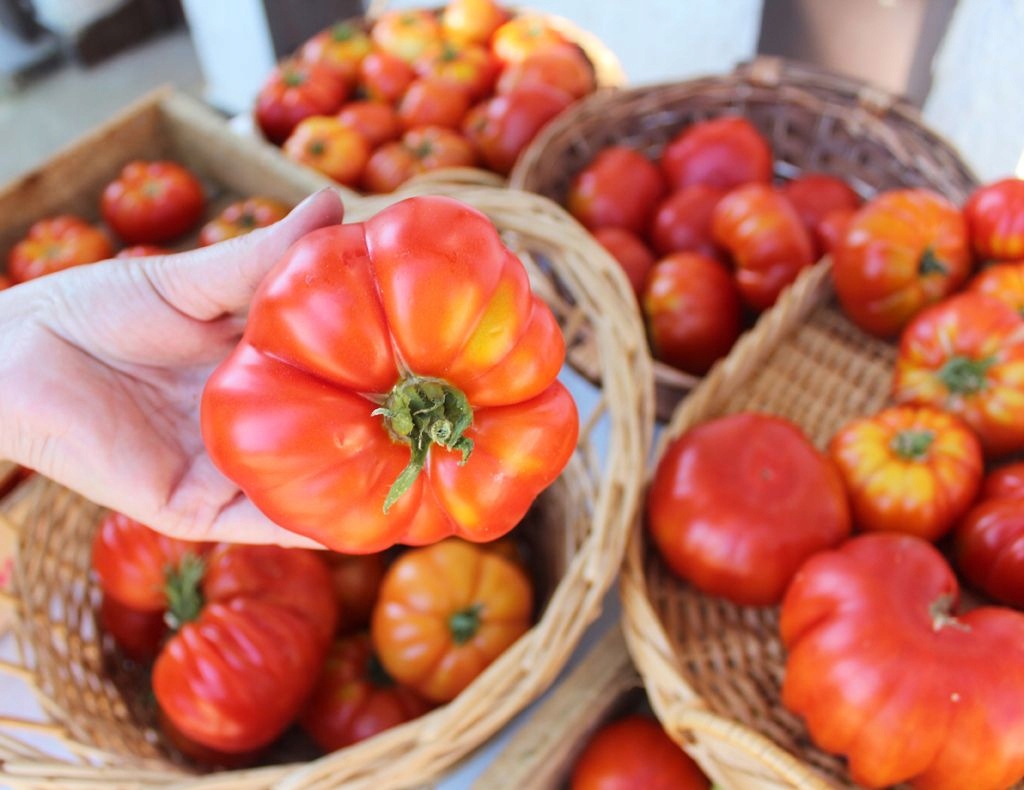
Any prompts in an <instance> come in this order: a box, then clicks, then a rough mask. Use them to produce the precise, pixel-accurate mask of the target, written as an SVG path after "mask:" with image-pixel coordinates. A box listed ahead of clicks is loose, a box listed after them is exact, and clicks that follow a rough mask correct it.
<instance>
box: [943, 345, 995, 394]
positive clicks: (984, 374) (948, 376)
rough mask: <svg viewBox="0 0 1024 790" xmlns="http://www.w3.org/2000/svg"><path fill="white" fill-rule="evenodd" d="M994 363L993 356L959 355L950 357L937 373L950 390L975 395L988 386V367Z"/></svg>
mask: <svg viewBox="0 0 1024 790" xmlns="http://www.w3.org/2000/svg"><path fill="white" fill-rule="evenodd" d="M994 364H995V360H994V359H993V358H992V357H987V358H985V359H971V358H970V357H965V356H960V355H957V356H953V357H950V358H949V359H948V360H947V361H946V364H945V365H943V366H942V367H941V368H940V369H939V372H938V374H937V375H938V377H939V380H940V381H941V382H942V383H943V384H944V385H945V387H946V389H948V390H949V391H950V392H953V393H956V394H958V395H975V394H977V393H979V392H981V391H982V390H984V389H985V388H986V387H987V386H988V369H989V368H990V367H992V366H993V365H994Z"/></svg>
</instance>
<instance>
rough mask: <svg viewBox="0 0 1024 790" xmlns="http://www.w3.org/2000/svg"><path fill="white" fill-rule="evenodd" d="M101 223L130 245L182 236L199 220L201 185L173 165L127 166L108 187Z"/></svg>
mask: <svg viewBox="0 0 1024 790" xmlns="http://www.w3.org/2000/svg"><path fill="white" fill-rule="evenodd" d="M100 208H101V209H102V211H103V219H105V220H106V222H107V224H108V225H110V227H112V228H113V229H114V231H115V232H116V233H117V235H118V236H120V237H121V238H122V239H124V240H125V241H126V242H127V243H129V244H158V243H160V242H164V241H170V240H172V239H175V238H177V237H178V236H181V235H183V234H185V233H187V232H188V231H190V230H191V229H192V228H193V227H195V226H196V225H197V224H198V222H199V220H200V219H202V216H203V211H204V210H205V209H206V195H205V194H204V193H203V185H202V184H200V183H199V179H198V178H196V177H195V176H194V175H193V174H192V173H191V172H190V171H189V170H187V169H186V168H184V167H182V166H181V165H179V164H177V163H176V162H130V163H129V164H127V165H125V167H124V169H123V170H122V171H121V174H120V175H119V176H118V177H117V178H116V179H115V180H114V181H112V182H110V183H109V184H107V186H106V188H105V189H104V190H103V195H102V197H101V199H100Z"/></svg>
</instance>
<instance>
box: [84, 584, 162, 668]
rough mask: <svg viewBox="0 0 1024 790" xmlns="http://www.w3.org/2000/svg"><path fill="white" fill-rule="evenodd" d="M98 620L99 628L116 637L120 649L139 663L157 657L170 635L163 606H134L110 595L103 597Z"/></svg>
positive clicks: (115, 641)
mask: <svg viewBox="0 0 1024 790" xmlns="http://www.w3.org/2000/svg"><path fill="white" fill-rule="evenodd" d="M99 619H100V628H102V629H103V631H104V632H105V633H108V634H110V636H111V637H113V639H114V643H115V644H116V645H117V646H118V648H119V649H120V650H121V652H122V653H124V655H126V656H127V657H128V658H130V659H131V660H132V661H137V662H139V663H143V664H147V663H149V662H151V661H152V660H153V659H155V658H156V657H157V655H159V653H160V647H161V645H162V643H163V641H164V637H166V636H167V631H168V629H167V623H166V622H165V621H164V612H163V609H158V610H156V611H152V612H147V611H143V610H141V609H132V608H131V607H130V606H125V605H124V604H123V603H121V602H120V601H118V600H117V599H116V598H112V597H111V596H109V595H104V596H103V597H102V599H101V600H100V612H99Z"/></svg>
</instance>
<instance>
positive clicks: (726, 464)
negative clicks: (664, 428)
mask: <svg viewBox="0 0 1024 790" xmlns="http://www.w3.org/2000/svg"><path fill="white" fill-rule="evenodd" d="M647 519H648V526H649V529H650V531H651V535H652V537H653V538H654V543H655V545H656V546H657V548H658V551H659V552H660V553H661V556H662V557H663V558H664V560H665V562H666V564H667V565H668V567H669V568H670V569H671V570H672V571H673V572H674V573H676V574H677V575H679V576H680V577H682V578H683V579H686V580H687V581H689V582H690V583H692V584H693V585H694V586H695V587H696V588H697V589H699V590H702V591H703V592H706V593H710V594H712V595H720V596H722V597H724V598H728V599H729V600H730V601H732V602H734V603H738V604H743V605H748V606H766V605H768V604H775V603H778V602H779V601H780V600H782V595H783V593H784V592H785V590H786V585H787V584H789V580H790V579H791V578H792V577H793V574H794V573H796V570H797V568H799V567H800V564H801V563H802V562H803V561H804V560H806V559H807V558H808V557H809V556H811V555H812V554H814V553H815V552H817V551H821V550H823V549H826V548H828V547H829V546H834V545H836V544H837V543H839V542H840V541H841V540H843V539H844V538H845V537H846V536H847V535H849V533H850V512H849V508H848V506H847V502H846V492H845V491H844V490H843V481H842V478H841V477H840V475H839V471H838V470H837V469H836V467H835V464H834V463H833V462H832V461H831V460H830V459H829V458H828V457H827V456H826V455H823V454H822V453H820V452H818V450H816V449H815V448H814V446H813V445H812V444H811V443H810V442H809V441H808V440H807V438H806V437H805V436H804V434H803V432H802V431H801V430H800V429H799V428H798V427H797V426H796V425H794V424H793V423H790V422H788V421H786V420H784V419H782V418H780V417H774V416H772V415H768V414H758V413H753V412H746V413H739V414H732V415H730V416H727V417H722V418H719V419H716V420H713V421H711V422H707V423H704V424H703V425H698V426H697V427H695V428H692V429H690V430H689V431H688V432H686V433H685V434H683V435H682V436H680V437H679V438H677V439H675V440H674V441H673V442H671V443H670V444H669V446H668V448H667V449H666V451H665V455H664V456H663V457H662V459H661V461H660V462H659V464H658V468H657V470H656V471H655V474H654V481H653V483H652V484H651V488H650V491H649V492H648V494H647Z"/></svg>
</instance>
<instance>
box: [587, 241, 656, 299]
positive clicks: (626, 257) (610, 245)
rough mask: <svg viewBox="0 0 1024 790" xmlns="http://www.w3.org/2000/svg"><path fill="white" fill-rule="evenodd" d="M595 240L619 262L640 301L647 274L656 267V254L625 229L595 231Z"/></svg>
mask: <svg viewBox="0 0 1024 790" xmlns="http://www.w3.org/2000/svg"><path fill="white" fill-rule="evenodd" d="M594 239H596V240H597V243H598V244H600V245H601V246H602V247H604V248H605V249H606V250H608V252H609V253H610V254H611V256H612V257H613V258H614V259H615V260H616V261H618V263H619V265H620V266H621V267H622V269H623V271H624V272H625V273H626V277H627V278H628V279H629V284H630V285H631V286H632V287H633V293H634V294H636V298H637V299H640V297H641V296H642V295H643V290H644V281H645V280H646V279H647V273H648V272H649V271H650V270H651V267H652V266H653V265H654V253H653V252H651V251H650V250H649V249H648V248H647V245H646V244H644V243H643V242H642V241H641V240H640V238H639V237H638V236H637V235H636V234H635V233H630V232H629V231H628V230H625V229H624V228H598V229H597V230H595V231H594Z"/></svg>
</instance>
